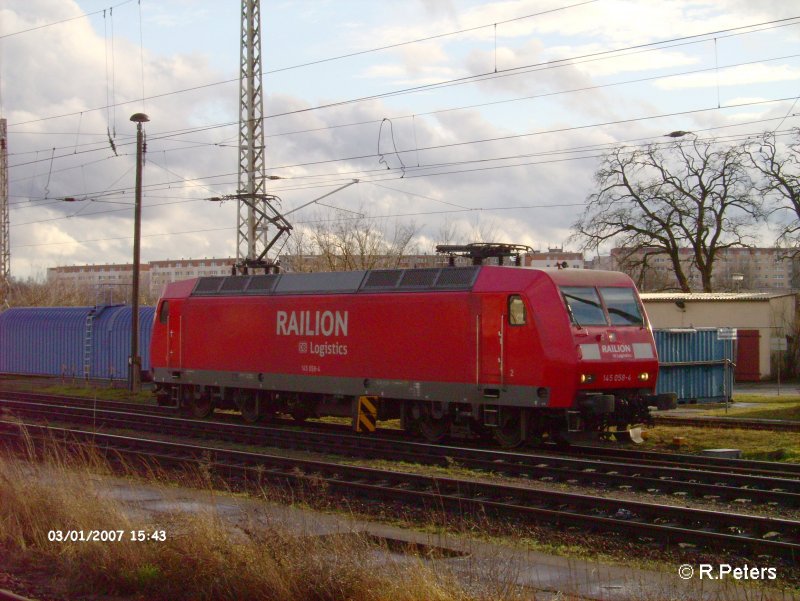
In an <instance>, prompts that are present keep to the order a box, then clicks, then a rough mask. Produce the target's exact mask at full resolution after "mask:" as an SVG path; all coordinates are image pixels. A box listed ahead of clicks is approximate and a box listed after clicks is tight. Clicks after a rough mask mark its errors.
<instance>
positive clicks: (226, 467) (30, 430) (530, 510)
mask: <svg viewBox="0 0 800 601" xmlns="http://www.w3.org/2000/svg"><path fill="white" fill-rule="evenodd" d="M23 431H26V432H27V437H28V440H34V441H37V442H41V441H44V442H46V441H52V440H54V439H55V440H63V441H68V442H70V444H73V445H74V444H91V445H92V446H93V448H95V449H97V450H98V451H101V452H109V451H112V452H113V453H114V454H119V455H123V456H133V457H139V458H142V457H143V458H147V459H149V460H152V461H156V462H158V463H160V464H168V465H174V464H186V463H196V462H200V463H202V465H203V466H204V468H206V469H209V470H212V471H214V472H215V473H217V474H219V475H224V476H225V477H226V478H227V479H231V480H234V481H244V482H246V483H248V484H254V485H256V486H258V485H262V484H264V483H266V482H275V481H277V482H281V483H289V484H291V485H293V486H296V485H311V486H314V487H318V486H320V485H324V486H325V488H326V489H327V490H329V491H334V492H337V493H342V494H344V495H347V496H358V497H366V498H367V499H371V500H374V499H376V498H380V499H383V500H386V501H392V502H402V503H404V504H410V505H416V506H422V507H424V508H435V509H437V510H442V509H446V510H448V511H452V512H457V513H459V514H462V515H463V514H466V515H484V514H491V515H495V516H498V517H501V518H518V519H524V520H531V521H535V522H537V523H543V524H546V525H549V526H551V527H563V526H580V527H581V528H586V529H589V530H601V531H612V532H617V533H627V534H630V535H634V536H637V537H647V538H650V539H657V540H659V541H662V542H664V543H665V544H667V545H668V546H669V545H674V544H677V543H691V544H694V545H697V546H702V547H704V548H711V549H715V550H723V551H725V552H734V553H736V554H738V555H741V556H746V557H751V556H755V555H765V554H766V555H771V556H774V557H783V558H786V559H787V560H789V561H795V560H796V559H797V558H798V557H800V521H794V520H785V519H777V518H767V517H758V516H750V515H742V514H731V513H724V512H717V511H708V510H701V509H690V508H685V507H677V506H671V505H660V504H655V503H644V502H637V501H623V500H619V499H607V498H603V497H594V496H591V495H579V494H574V493H564V492H556V491H544V490H536V489H531V488H525V487H521V486H513V485H508V484H494V483H486V482H476V481H470V480H461V479H457V478H442V477H436V476H426V475H419V474H409V473H404V472H397V471H390V470H380V469H375V468H367V467H358V466H352V465H343V464H341V463H331V462H324V461H310V460H299V459H288V458H286V457H280V456H275V455H269V454H264V453H254V452H245V451H234V450H225V449H218V448H213V447H206V446H201V445H189V444H185V443H176V442H165V441H161V440H152V439H147V438H137V437H131V436H118V435H113V434H103V433H99V432H90V431H85V430H75V429H67V428H51V427H48V426H42V425H38V424H22V423H19V422H16V421H5V420H0V437H2V438H5V439H13V440H17V441H19V440H20V439H21V438H23Z"/></svg>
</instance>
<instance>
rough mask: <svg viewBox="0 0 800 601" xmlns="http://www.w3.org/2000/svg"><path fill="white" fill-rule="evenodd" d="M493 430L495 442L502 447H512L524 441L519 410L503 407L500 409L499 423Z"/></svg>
mask: <svg viewBox="0 0 800 601" xmlns="http://www.w3.org/2000/svg"><path fill="white" fill-rule="evenodd" d="M493 431H494V432H493V434H494V439H495V440H496V441H497V444H499V445H500V446H501V447H503V448H504V449H513V448H515V447H518V446H519V445H521V444H522V443H523V442H525V436H524V434H523V432H522V414H521V412H520V410H519V409H515V408H512V407H504V408H503V409H502V410H501V411H500V423H499V424H498V426H497V427H496V428H493Z"/></svg>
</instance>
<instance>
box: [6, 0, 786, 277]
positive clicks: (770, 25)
mask: <svg viewBox="0 0 800 601" xmlns="http://www.w3.org/2000/svg"><path fill="white" fill-rule="evenodd" d="M261 13H262V61H263V69H264V80H263V81H264V113H265V117H266V119H265V122H264V127H265V132H266V135H267V139H266V144H267V150H266V153H267V172H268V174H270V175H272V176H276V177H279V178H280V179H277V180H274V181H271V182H270V186H271V187H270V191H271V192H272V193H273V194H275V195H277V196H278V197H279V198H280V201H281V205H280V206H281V207H282V209H283V210H284V211H291V210H292V209H293V208H295V207H298V206H301V205H303V204H305V203H308V202H309V201H311V200H313V199H314V198H317V197H319V196H322V195H323V194H326V193H328V192H331V191H333V190H335V189H336V188H337V187H339V186H342V185H343V184H345V183H347V182H350V181H352V180H353V179H358V180H359V183H358V184H356V185H352V186H350V187H348V188H346V189H344V190H342V191H340V192H337V193H335V194H332V195H330V196H328V197H326V198H325V199H324V201H323V203H324V206H320V205H318V204H314V205H311V206H309V207H307V208H304V209H301V210H299V211H297V212H295V213H292V215H291V222H292V223H293V225H294V226H295V227H296V228H298V229H301V228H303V227H309V226H311V225H313V224H314V223H315V222H319V221H321V220H347V219H352V218H353V216H354V215H355V214H356V213H362V214H367V215H369V216H371V217H374V218H375V219H376V220H378V221H380V222H381V223H383V224H384V225H385V226H386V227H387V228H389V229H391V227H392V226H393V225H394V224H395V223H400V224H412V223H413V224H414V225H415V226H417V227H418V228H419V230H420V236H419V248H420V250H422V251H429V250H431V249H432V248H433V245H434V244H435V243H436V242H437V241H438V240H439V238H440V236H441V232H442V231H443V230H444V229H447V228H449V229H451V230H453V231H455V232H456V238H458V239H459V241H464V242H468V241H473V240H475V239H477V238H478V237H481V236H482V237H484V238H487V237H489V238H492V239H494V240H495V241H502V242H512V243H520V244H528V245H530V246H533V247H534V248H540V249H541V248H547V247H548V246H560V245H562V244H563V243H564V241H565V240H566V239H567V237H568V236H569V233H570V226H571V225H572V223H573V222H574V220H575V218H576V215H578V214H580V212H581V211H582V210H583V209H582V207H583V204H584V202H585V200H586V197H587V196H588V194H590V193H591V191H592V186H593V179H592V176H593V173H594V171H595V169H596V168H597V166H598V161H599V157H600V156H602V154H603V152H604V151H605V150H608V149H609V148H610V147H612V146H614V145H617V144H628V145H637V144H646V143H649V142H659V141H664V140H666V138H664V137H663V136H664V134H665V133H668V132H671V131H675V130H687V131H693V132H696V133H697V134H698V135H700V136H701V137H717V138H726V139H731V140H740V139H743V138H744V137H746V136H748V135H756V134H758V133H759V132H763V131H766V130H776V129H777V130H779V131H786V130H789V129H790V128H792V127H797V126H798V125H800V118H799V117H798V116H797V115H799V114H800V103H797V104H795V101H796V97H797V96H798V94H800V7H798V6H797V4H796V2H792V1H790V0H763V1H761V2H751V1H749V0H710V1H706V2H703V1H691V0H675V1H664V0H659V1H656V0H654V1H652V2H648V1H646V0H628V1H626V0H593V1H591V0H590V1H587V0H508V1H503V2H478V1H468V0H406V1H404V2H399V1H398V2H394V1H392V2H374V1H368V0H337V1H333V0H330V1H329V0H307V1H302V0H297V1H292V2H289V1H278V0H262V4H261ZM239 19H240V11H239V2H238V1H236V0H224V1H219V0H213V1H212V0H159V1H155V0H140V1H139V0H127V1H126V0H116V2H115V1H114V0H103V1H101V0H77V1H76V0H4V1H3V2H2V4H0V113H2V116H3V117H5V118H6V119H7V121H8V134H9V165H10V172H9V181H10V186H9V187H10V199H9V202H10V207H11V256H12V273H13V274H14V275H15V276H17V277H27V276H38V275H41V274H43V273H44V271H45V270H46V268H47V267H50V266H55V265H68V264H83V263H103V262H129V261H130V257H131V245H132V230H133V227H132V219H133V209H132V202H133V186H134V156H135V125H134V124H133V123H131V122H130V120H129V118H130V116H131V115H132V114H133V113H136V112H140V111H141V112H145V113H147V114H148V115H149V117H150V122H149V123H147V124H146V133H147V140H148V144H147V162H146V166H145V172H144V186H145V188H144V199H143V206H144V209H143V226H142V232H143V239H142V258H143V260H145V261H148V260H156V259H166V258H202V257H212V256H214V257H225V256H232V255H234V254H235V242H236V231H235V223H236V206H235V204H234V203H233V202H227V203H222V204H220V203H214V202H210V201H209V200H208V199H209V198H211V197H215V196H220V195H224V194H233V193H235V192H236V188H237V168H238V155H237V143H238V128H237V120H238V116H239V107H238V75H239V39H240V34H239V27H240V22H239ZM112 142H113V147H112ZM64 198H73V199H75V201H74V202H65V201H64V200H63V199H64ZM331 222H332V221H327V223H331ZM765 242H766V243H769V241H765Z"/></svg>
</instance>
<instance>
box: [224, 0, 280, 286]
mask: <svg viewBox="0 0 800 601" xmlns="http://www.w3.org/2000/svg"><path fill="white" fill-rule="evenodd" d="M241 36H242V37H241V61H240V63H241V72H240V75H239V189H238V191H237V194H236V195H235V197H236V198H237V205H238V206H237V209H238V211H237V224H236V232H237V233H236V260H237V266H238V267H239V268H240V269H242V268H243V270H244V271H246V270H247V268H248V267H264V268H270V267H271V266H272V262H271V261H270V260H269V259H268V258H267V253H268V252H269V250H270V249H271V248H272V246H273V245H274V244H275V242H277V240H278V238H279V237H280V236H282V235H283V234H286V233H288V232H289V230H291V226H290V225H289V223H288V222H287V221H286V220H285V219H283V217H282V216H281V214H280V213H278V211H277V210H275V208H274V207H273V205H272V204H271V203H274V202H277V198H276V197H275V196H271V195H268V194H267V193H266V181H267V177H266V172H265V164H264V158H265V157H264V99H263V91H262V87H261V3H260V0H242V28H241ZM269 224H271V225H273V226H275V228H276V235H274V236H273V237H272V239H271V240H268V239H267V226H268V225H269Z"/></svg>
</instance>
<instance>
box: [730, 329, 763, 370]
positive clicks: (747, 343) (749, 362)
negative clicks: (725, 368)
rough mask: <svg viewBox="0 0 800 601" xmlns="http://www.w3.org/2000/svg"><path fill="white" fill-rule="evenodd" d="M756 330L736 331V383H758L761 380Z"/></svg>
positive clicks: (758, 337)
mask: <svg viewBox="0 0 800 601" xmlns="http://www.w3.org/2000/svg"><path fill="white" fill-rule="evenodd" d="M760 336H761V334H760V332H759V331H758V330H737V332H736V338H737V340H736V346H737V350H736V371H735V373H734V375H735V376H736V381H737V382H758V381H759V380H760V379H761V367H760V362H759V358H758V357H759V352H758V351H759V348H758V347H759V339H760Z"/></svg>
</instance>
